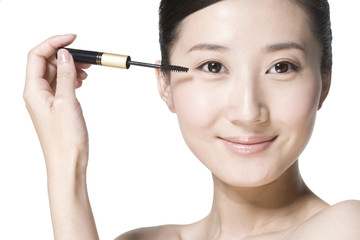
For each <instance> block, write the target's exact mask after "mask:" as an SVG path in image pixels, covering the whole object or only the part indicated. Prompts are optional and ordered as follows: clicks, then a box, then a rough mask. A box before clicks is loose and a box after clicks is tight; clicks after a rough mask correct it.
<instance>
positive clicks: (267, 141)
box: [219, 136, 277, 155]
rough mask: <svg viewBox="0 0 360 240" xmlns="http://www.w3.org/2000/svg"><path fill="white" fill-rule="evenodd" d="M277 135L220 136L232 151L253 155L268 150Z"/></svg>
mask: <svg viewBox="0 0 360 240" xmlns="http://www.w3.org/2000/svg"><path fill="white" fill-rule="evenodd" d="M276 138H277V136H250V137H225V138H221V137H220V138H219V139H220V140H221V141H222V142H223V143H224V144H225V146H226V147H227V149H229V150H230V151H231V152H234V153H236V154H240V155H252V154H258V153H261V152H264V151H265V150H267V149H268V148H269V147H270V146H271V145H272V144H273V142H274V141H275V140H276Z"/></svg>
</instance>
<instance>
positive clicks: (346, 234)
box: [287, 200, 360, 240]
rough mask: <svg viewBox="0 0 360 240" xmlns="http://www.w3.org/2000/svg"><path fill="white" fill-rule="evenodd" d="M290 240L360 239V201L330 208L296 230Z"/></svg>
mask: <svg viewBox="0 0 360 240" xmlns="http://www.w3.org/2000/svg"><path fill="white" fill-rule="evenodd" d="M287 239H288V240H297V239H307V240H313V239H314V240H315V239H316V240H322V239H324V240H325V239H337V240H345V239H346V240H359V239H360V201H358V200H348V201H344V202H340V203H337V204H335V205H333V206H329V207H327V208H325V209H324V210H322V211H321V212H319V213H318V214H316V215H314V216H313V217H311V218H309V219H308V220H307V221H306V222H304V223H303V224H301V225H300V226H299V227H298V228H297V229H296V230H294V231H293V232H292V233H291V234H290V235H289V236H288V238H287Z"/></svg>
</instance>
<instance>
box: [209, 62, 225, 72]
mask: <svg viewBox="0 0 360 240" xmlns="http://www.w3.org/2000/svg"><path fill="white" fill-rule="evenodd" d="M207 67H208V70H209V72H212V73H218V72H220V71H221V68H222V66H221V63H218V62H211V63H208V65H207Z"/></svg>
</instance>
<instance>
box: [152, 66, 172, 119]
mask: <svg viewBox="0 0 360 240" xmlns="http://www.w3.org/2000/svg"><path fill="white" fill-rule="evenodd" d="M156 64H159V65H160V64H161V62H160V61H156ZM155 73H156V79H157V84H158V90H159V93H160V96H161V98H162V100H163V101H164V102H165V103H166V105H167V106H168V108H169V110H170V111H171V112H173V113H175V112H176V111H175V107H174V103H173V98H172V93H171V88H170V79H169V77H168V76H165V75H164V73H163V72H162V70H161V69H155Z"/></svg>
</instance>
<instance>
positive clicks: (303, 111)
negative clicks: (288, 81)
mask: <svg viewBox="0 0 360 240" xmlns="http://www.w3.org/2000/svg"><path fill="white" fill-rule="evenodd" d="M308 82H309V83H308V84H303V85H301V86H299V87H296V88H294V89H293V90H292V89H291V88H290V89H288V91H287V92H286V96H285V97H284V98H283V99H282V101H279V102H278V103H277V106H279V107H278V108H277V109H276V112H277V113H276V115H275V116H279V119H282V122H284V123H287V124H288V125H291V126H294V127H295V126H299V127H306V126H308V127H312V125H313V124H314V121H315V117H316V112H317V109H318V105H319V99H320V85H319V81H317V79H312V80H309V81H308ZM304 130H305V129H304Z"/></svg>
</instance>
